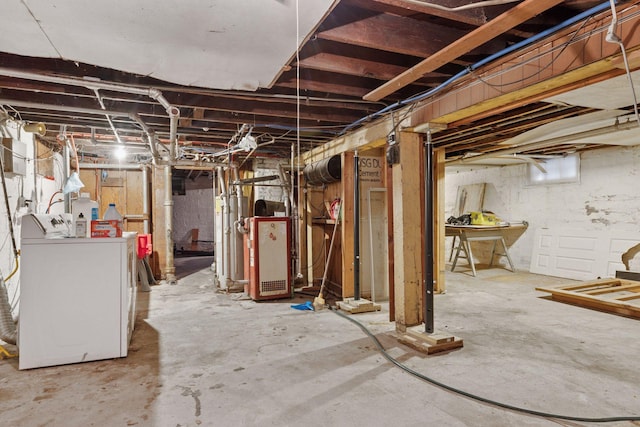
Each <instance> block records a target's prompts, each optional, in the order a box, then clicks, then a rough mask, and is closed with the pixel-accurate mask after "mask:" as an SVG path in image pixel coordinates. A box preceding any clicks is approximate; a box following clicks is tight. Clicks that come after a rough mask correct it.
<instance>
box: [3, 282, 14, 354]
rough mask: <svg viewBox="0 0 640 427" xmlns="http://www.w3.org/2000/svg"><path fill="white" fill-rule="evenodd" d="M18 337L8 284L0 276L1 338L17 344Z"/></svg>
mask: <svg viewBox="0 0 640 427" xmlns="http://www.w3.org/2000/svg"><path fill="white" fill-rule="evenodd" d="M17 337H18V329H17V328H16V322H14V320H13V316H12V315H11V304H10V303H9V294H8V292H7V286H6V285H5V283H4V278H2V277H1V276H0V340H2V341H4V342H6V343H9V344H13V345H15V344H16V340H17Z"/></svg>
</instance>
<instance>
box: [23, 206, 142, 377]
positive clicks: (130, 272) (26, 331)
mask: <svg viewBox="0 0 640 427" xmlns="http://www.w3.org/2000/svg"><path fill="white" fill-rule="evenodd" d="M70 221H71V217H70V215H26V216H24V217H22V230H21V260H22V264H21V269H20V318H19V322H18V350H19V355H20V356H19V369H30V368H37V367H42V366H53V365H62V364H68V363H79V362H88V361H91V360H100V359H109V358H117V357H125V356H126V355H127V350H128V346H129V342H130V339H131V334H132V333H133V328H134V321H135V307H136V284H137V275H136V251H135V249H136V233H123V237H122V238H75V237H66V236H68V235H70V234H71V233H68V232H66V231H67V230H68V227H69V224H70Z"/></svg>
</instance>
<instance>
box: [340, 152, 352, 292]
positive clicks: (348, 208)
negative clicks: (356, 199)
mask: <svg viewBox="0 0 640 427" xmlns="http://www.w3.org/2000/svg"><path fill="white" fill-rule="evenodd" d="M353 157H354V155H353V152H351V151H348V152H345V153H342V195H341V196H340V199H341V200H342V219H341V224H342V227H341V232H342V236H341V237H342V299H346V298H351V297H353V225H354V224H353V190H354V179H353V178H354V177H353V174H354V167H353Z"/></svg>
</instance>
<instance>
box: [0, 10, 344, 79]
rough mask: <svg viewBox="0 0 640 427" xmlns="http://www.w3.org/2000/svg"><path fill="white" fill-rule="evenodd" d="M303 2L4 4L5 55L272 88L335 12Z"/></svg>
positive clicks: (0, 44) (1, 46)
mask: <svg viewBox="0 0 640 427" xmlns="http://www.w3.org/2000/svg"><path fill="white" fill-rule="evenodd" d="M297 1H299V0H241V1H238V0H184V1H167V0H164V1H163V0H109V1H77V0H3V2H2V16H3V20H2V27H3V28H2V30H3V34H4V36H3V37H0V51H3V52H8V53H13V54H19V55H25V56H35V57H50V58H62V59H67V60H72V61H78V62H84V63H87V64H92V65H97V66H100V67H106V68H112V69H115V70H120V71H126V72H129V73H134V74H139V75H144V76H151V77H155V78H158V79H161V80H165V81H167V82H171V83H175V84H182V85H190V86H200V87H206V88H213V89H238V90H256V89H257V88H260V87H269V86H270V85H271V84H272V82H273V81H274V80H275V79H276V78H277V77H278V76H279V74H280V72H281V71H282V68H283V67H284V66H285V65H286V64H287V63H288V62H289V60H290V59H291V58H292V57H293V56H294V55H295V52H296V49H297V48H298V46H299V45H300V44H301V43H302V41H303V40H304V39H305V38H306V37H307V36H308V35H309V34H310V33H311V32H312V31H313V30H314V28H315V27H316V26H317V25H318V23H319V22H320V21H321V20H322V18H323V17H324V16H325V15H326V14H327V13H328V12H329V11H330V10H331V8H332V7H333V5H334V0H301V1H299V6H296V5H297ZM297 9H299V13H297ZM297 16H299V18H297ZM298 20H299V31H296V23H297V21H298ZM297 34H299V38H298V39H297V37H296V35H297Z"/></svg>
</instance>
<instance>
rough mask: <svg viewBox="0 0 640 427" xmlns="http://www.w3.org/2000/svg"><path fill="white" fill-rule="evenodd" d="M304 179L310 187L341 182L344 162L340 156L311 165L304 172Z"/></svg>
mask: <svg viewBox="0 0 640 427" xmlns="http://www.w3.org/2000/svg"><path fill="white" fill-rule="evenodd" d="M302 173H303V174H304V179H305V180H306V181H307V184H309V185H320V184H328V183H330V182H335V181H340V178H341V177H342V161H341V159H340V155H339V154H336V155H335V156H331V157H327V158H326V159H322V160H320V161H319V162H315V163H310V164H308V165H306V166H305V167H304V169H303V170H302Z"/></svg>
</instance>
